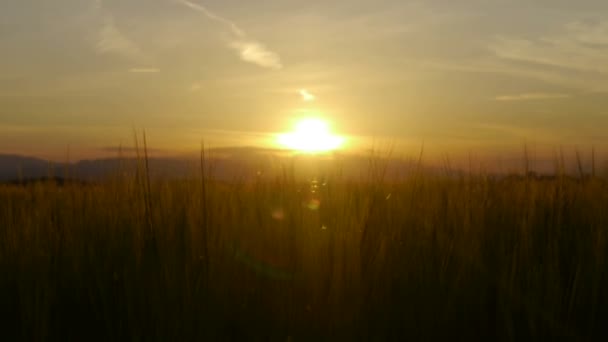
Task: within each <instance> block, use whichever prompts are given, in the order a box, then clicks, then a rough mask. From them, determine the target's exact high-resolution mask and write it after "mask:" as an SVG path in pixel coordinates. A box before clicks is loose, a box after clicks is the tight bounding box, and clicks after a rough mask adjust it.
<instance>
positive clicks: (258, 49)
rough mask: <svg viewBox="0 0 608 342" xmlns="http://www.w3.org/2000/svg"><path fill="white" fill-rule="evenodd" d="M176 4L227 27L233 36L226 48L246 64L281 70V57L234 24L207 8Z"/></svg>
mask: <svg viewBox="0 0 608 342" xmlns="http://www.w3.org/2000/svg"><path fill="white" fill-rule="evenodd" d="M174 1H176V2H177V3H179V4H181V5H183V6H186V7H188V8H190V9H192V10H194V11H197V12H199V13H202V14H203V15H205V16H206V17H207V18H209V19H211V20H213V21H215V22H217V23H220V24H222V25H224V26H227V27H228V28H229V29H230V32H231V33H232V35H233V38H232V40H231V42H230V43H229V44H228V47H230V48H231V49H234V50H236V51H237V52H238V54H239V57H240V58H241V60H243V61H244V62H247V63H252V64H256V65H258V66H260V67H263V68H269V69H281V68H282V67H283V65H282V63H281V57H280V56H279V55H278V54H277V53H275V52H273V51H270V50H269V49H267V48H266V47H265V46H264V45H263V44H261V43H259V42H257V41H255V40H252V39H249V38H247V34H246V33H245V31H243V30H242V29H241V28H240V27H239V26H238V25H237V24H236V23H234V22H233V21H231V20H229V19H226V18H224V17H222V16H220V15H217V14H216V13H214V12H212V11H210V10H209V9H207V7H205V6H203V5H200V4H196V3H193V2H190V1H188V0H174Z"/></svg>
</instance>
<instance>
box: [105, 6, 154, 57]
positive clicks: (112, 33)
mask: <svg viewBox="0 0 608 342" xmlns="http://www.w3.org/2000/svg"><path fill="white" fill-rule="evenodd" d="M96 50H97V52H98V53H102V54H116V55H119V56H122V57H124V58H126V59H130V60H134V61H141V60H145V59H146V58H145V55H144V53H143V52H142V51H141V49H140V48H139V47H138V46H137V45H136V44H135V43H134V42H133V41H131V40H130V39H129V38H127V37H126V36H125V35H124V34H123V33H122V32H120V30H119V29H118V28H117V27H116V25H115V23H114V19H113V18H112V17H111V16H109V15H108V16H106V18H105V21H104V25H103V26H102V27H101V30H100V31H99V39H98V41H97V45H96Z"/></svg>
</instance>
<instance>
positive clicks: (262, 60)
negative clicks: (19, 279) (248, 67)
mask: <svg viewBox="0 0 608 342" xmlns="http://www.w3.org/2000/svg"><path fill="white" fill-rule="evenodd" d="M230 47H232V48H233V49H235V50H237V51H238V52H239V56H240V57H241V59H242V60H243V61H245V62H249V63H253V64H257V65H259V66H261V67H264V68H270V69H281V68H282V67H283V65H282V64H281V58H280V57H279V55H277V54H276V53H274V52H272V51H270V50H268V49H266V47H264V45H262V44H260V43H258V42H255V41H251V40H244V41H234V42H232V43H231V44H230Z"/></svg>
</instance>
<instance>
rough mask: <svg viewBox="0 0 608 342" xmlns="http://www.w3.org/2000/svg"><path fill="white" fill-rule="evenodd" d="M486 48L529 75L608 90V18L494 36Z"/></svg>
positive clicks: (578, 86)
mask: <svg viewBox="0 0 608 342" xmlns="http://www.w3.org/2000/svg"><path fill="white" fill-rule="evenodd" d="M489 49H490V51H492V52H493V53H494V55H495V56H496V57H498V58H499V59H501V60H502V61H505V62H509V63H510V64H511V66H512V67H513V68H517V69H519V70H520V71H521V72H522V73H525V74H528V75H530V77H532V78H537V79H539V78H540V79H545V80H547V79H549V80H550V79H553V80H556V81H557V82H555V83H561V84H563V85H572V86H575V87H577V88H581V85H582V87H583V88H586V89H587V90H590V91H605V90H606V89H608V64H607V63H606V61H607V60H608V21H596V22H591V23H589V22H585V23H583V22H579V21H574V22H570V23H567V24H565V25H564V26H562V27H561V30H560V31H559V32H558V33H555V34H552V35H544V36H540V37H536V38H525V39H524V38H522V37H514V36H509V37H504V36H503V37H497V38H496V39H495V41H494V42H493V43H492V44H490V45H489ZM565 75H566V77H564V76H565ZM580 80H584V82H583V84H581V82H580Z"/></svg>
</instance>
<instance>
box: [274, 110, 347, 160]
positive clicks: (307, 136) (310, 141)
mask: <svg viewBox="0 0 608 342" xmlns="http://www.w3.org/2000/svg"><path fill="white" fill-rule="evenodd" d="M277 140H278V143H279V144H280V145H281V146H283V147H285V148H288V149H292V150H295V151H299V152H305V153H320V152H329V151H333V150H336V149H338V148H340V147H342V145H343V144H344V140H345V139H344V138H343V137H340V136H337V135H334V134H332V133H331V132H330V130H329V124H328V123H327V121H325V120H322V119H317V118H307V119H302V120H300V121H298V122H297V124H296V126H295V129H294V131H293V132H290V133H285V134H280V135H279V136H278V139H277Z"/></svg>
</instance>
